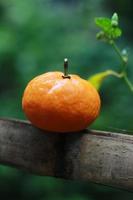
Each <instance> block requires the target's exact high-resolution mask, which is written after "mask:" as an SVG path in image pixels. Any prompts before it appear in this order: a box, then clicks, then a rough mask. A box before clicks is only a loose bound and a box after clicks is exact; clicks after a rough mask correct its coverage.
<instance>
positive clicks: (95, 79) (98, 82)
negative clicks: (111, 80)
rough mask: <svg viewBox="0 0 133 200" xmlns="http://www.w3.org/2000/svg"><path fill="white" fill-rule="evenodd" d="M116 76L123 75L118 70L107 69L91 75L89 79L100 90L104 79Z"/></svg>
mask: <svg viewBox="0 0 133 200" xmlns="http://www.w3.org/2000/svg"><path fill="white" fill-rule="evenodd" d="M111 75H112V76H116V77H117V78H120V77H121V74H118V73H117V72H115V71H113V70H106V71H104V72H100V73H97V74H95V75H93V76H91V77H89V79H88V81H89V82H90V83H91V84H92V85H93V86H94V87H95V88H96V89H97V90H99V89H100V88H101V86H102V83H103V81H104V80H105V78H107V77H108V76H111Z"/></svg>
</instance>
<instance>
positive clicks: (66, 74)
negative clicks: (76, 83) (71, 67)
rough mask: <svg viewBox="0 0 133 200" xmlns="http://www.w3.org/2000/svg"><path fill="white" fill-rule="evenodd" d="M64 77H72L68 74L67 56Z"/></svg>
mask: <svg viewBox="0 0 133 200" xmlns="http://www.w3.org/2000/svg"><path fill="white" fill-rule="evenodd" d="M63 78H69V79H70V78H71V77H70V76H69V75H68V59H67V58H65V59H64V75H63Z"/></svg>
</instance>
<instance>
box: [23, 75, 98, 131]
mask: <svg viewBox="0 0 133 200" xmlns="http://www.w3.org/2000/svg"><path fill="white" fill-rule="evenodd" d="M22 107H23V110H24V112H25V114H26V116H27V118H28V119H29V120H30V121H31V123H32V124H33V125H35V126H36V127H38V128H40V129H43V130H48V131H54V132H75V131H80V130H82V129H85V128H86V127H87V126H88V125H90V124H91V123H92V122H93V121H94V120H95V119H96V117H97V116H98V114H99V111H100V97H99V94H98V92H97V91H96V89H95V88H94V87H93V86H92V85H91V84H90V83H89V82H88V81H86V80H84V79H82V78H80V77H79V76H77V75H69V76H64V75H63V73H62V72H48V73H44V74H42V75H40V76H37V77H35V78H34V79H33V80H31V81H30V82H29V83H28V85H27V87H26V89H25V91H24V95H23V99H22Z"/></svg>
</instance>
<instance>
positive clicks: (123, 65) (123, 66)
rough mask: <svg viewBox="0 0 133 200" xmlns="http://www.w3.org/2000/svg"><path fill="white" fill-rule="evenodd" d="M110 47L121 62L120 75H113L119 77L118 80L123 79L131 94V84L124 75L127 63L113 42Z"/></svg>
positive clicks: (132, 87) (132, 86)
mask: <svg viewBox="0 0 133 200" xmlns="http://www.w3.org/2000/svg"><path fill="white" fill-rule="evenodd" d="M111 45H112V47H113V49H114V50H115V52H116V53H117V55H118V56H119V58H120V60H121V63H122V71H121V73H120V74H117V73H115V74H114V75H115V76H117V77H119V78H123V79H124V81H125V83H126V84H127V86H128V87H129V89H130V90H131V91H132V92H133V84H132V83H131V82H130V80H129V79H128V77H127V73H126V65H127V61H125V60H124V58H123V56H122V53H121V51H120V49H119V48H118V47H117V45H116V43H115V41H112V42H111Z"/></svg>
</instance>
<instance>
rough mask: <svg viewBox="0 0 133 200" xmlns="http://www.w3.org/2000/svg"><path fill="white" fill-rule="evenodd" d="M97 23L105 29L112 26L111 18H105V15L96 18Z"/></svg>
mask: <svg viewBox="0 0 133 200" xmlns="http://www.w3.org/2000/svg"><path fill="white" fill-rule="evenodd" d="M95 24H96V25H97V26H98V27H99V28H101V29H103V30H107V29H109V28H110V27H111V20H110V19H109V18H105V17H97V18H95Z"/></svg>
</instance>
